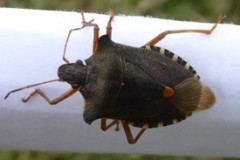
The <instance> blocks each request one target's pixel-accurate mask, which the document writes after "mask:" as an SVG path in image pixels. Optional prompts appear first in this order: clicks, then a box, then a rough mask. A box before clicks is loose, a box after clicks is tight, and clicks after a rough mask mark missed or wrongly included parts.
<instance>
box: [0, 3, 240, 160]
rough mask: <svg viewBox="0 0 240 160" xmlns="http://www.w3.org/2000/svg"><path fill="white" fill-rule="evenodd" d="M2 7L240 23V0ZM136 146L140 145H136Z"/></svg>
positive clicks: (20, 156) (27, 155)
mask: <svg viewBox="0 0 240 160" xmlns="http://www.w3.org/2000/svg"><path fill="white" fill-rule="evenodd" d="M0 6H1V7H12V8H31V9H44V10H64V11H79V10H84V11H87V12H99V13H107V12H108V10H109V9H110V8H111V9H113V10H114V11H115V13H116V14H130V15H144V16H145V15H147V16H154V17H161V18H170V19H179V20H192V21H202V22H213V21H215V19H216V18H217V17H218V15H220V14H224V15H226V16H227V19H225V20H224V21H225V22H227V23H235V24H239V23H240V18H239V15H240V0H0ZM136 145H137V144H136ZM110 159H114V160H137V159H139V160H157V159H158V160H205V159H209V160H225V159H228V160H230V159H232V158H222V157H218V158H206V157H172V156H171V155H169V156H152V155H151V156H150V155H114V154H77V153H42V152H33V151H25V152H14V151H2V152H0V160H110ZM239 159H240V158H239Z"/></svg>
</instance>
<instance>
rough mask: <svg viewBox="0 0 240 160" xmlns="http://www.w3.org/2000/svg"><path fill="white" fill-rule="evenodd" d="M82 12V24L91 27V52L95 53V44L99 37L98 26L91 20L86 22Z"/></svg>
mask: <svg viewBox="0 0 240 160" xmlns="http://www.w3.org/2000/svg"><path fill="white" fill-rule="evenodd" d="M81 14H82V24H83V26H85V27H91V26H92V27H93V54H95V53H96V50H97V46H98V38H99V27H98V25H97V24H95V23H91V22H86V20H85V17H84V13H83V12H81Z"/></svg>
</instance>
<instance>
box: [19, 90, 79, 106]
mask: <svg viewBox="0 0 240 160" xmlns="http://www.w3.org/2000/svg"><path fill="white" fill-rule="evenodd" d="M79 89H80V88H77V89H70V90H68V91H66V92H65V93H63V94H62V95H60V96H59V97H57V98H54V99H53V100H50V99H49V98H48V96H47V95H46V94H45V93H44V92H43V91H41V90H40V89H36V90H35V91H33V92H32V93H31V94H30V95H29V96H28V97H27V98H22V101H23V102H27V101H29V99H31V98H32V97H33V96H34V95H36V94H38V95H40V96H42V97H43V98H44V99H45V100H46V101H47V102H48V103H49V104H51V105H54V104H57V103H59V102H61V101H63V100H65V99H66V98H68V97H70V96H71V95H73V94H74V93H76V92H77V91H79Z"/></svg>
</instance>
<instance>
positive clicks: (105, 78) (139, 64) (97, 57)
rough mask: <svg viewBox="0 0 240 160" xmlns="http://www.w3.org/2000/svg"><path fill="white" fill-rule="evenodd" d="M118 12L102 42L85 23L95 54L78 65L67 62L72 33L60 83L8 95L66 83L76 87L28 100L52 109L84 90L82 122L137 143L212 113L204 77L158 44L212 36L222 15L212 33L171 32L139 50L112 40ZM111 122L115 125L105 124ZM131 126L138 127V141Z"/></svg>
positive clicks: (25, 99) (211, 102)
mask: <svg viewBox="0 0 240 160" xmlns="http://www.w3.org/2000/svg"><path fill="white" fill-rule="evenodd" d="M113 17H114V13H113V12H112V11H111V12H110V19H109V21H108V24H107V29H106V35H103V36H101V37H100V38H99V27H98V25H97V24H94V23H93V20H91V21H89V22H87V21H85V18H84V15H83V13H82V24H83V27H90V26H92V27H93V28H94V38H93V55H92V56H91V57H90V58H88V59H87V60H85V62H86V64H84V63H83V62H82V61H81V60H77V61H76V63H69V61H68V60H67V59H66V57H65V53H66V47H67V42H68V39H69V37H70V35H71V33H72V31H76V30H79V29H82V28H83V27H81V28H76V29H72V30H70V31H69V34H68V37H67V40H66V44H65V48H64V54H63V60H64V61H65V63H66V64H63V65H62V66H60V67H59V68H58V76H59V79H56V80H51V81H46V82H42V83H37V84H33V85H29V86H26V87H22V88H18V89H15V90H12V91H10V92H9V93H8V94H7V95H6V97H5V98H7V97H8V96H9V94H11V93H13V92H16V91H19V90H22V89H26V88H30V87H34V86H38V85H41V84H45V83H49V82H54V81H65V82H67V83H69V84H70V85H71V86H72V88H71V89H70V90H69V91H67V92H65V93H64V94H62V95H61V96H59V97H57V98H56V99H53V100H50V99H49V98H48V97H47V96H46V95H45V94H44V93H43V92H42V91H41V90H40V89H36V90H35V91H34V92H32V93H31V94H30V95H29V96H28V97H27V98H24V99H22V100H23V102H27V101H28V100H29V99H30V98H31V97H32V96H33V95H35V94H39V95H40V96H42V97H43V98H44V99H45V100H46V101H47V102H48V103H49V104H57V103H59V102H61V101H62V100H64V99H66V98H68V97H69V96H71V95H72V94H74V93H75V92H77V91H80V93H81V94H82V96H83V97H84V100H85V106H84V113H83V117H84V120H85V122H86V123H88V124H91V123H92V122H93V121H94V120H96V119H101V129H103V130H107V129H108V128H110V127H111V126H114V125H116V130H118V129H119V124H122V126H123V129H124V131H125V133H126V137H127V140H128V143H136V142H137V141H138V139H139V137H140V136H141V135H142V134H143V132H144V131H145V130H146V129H147V128H155V127H163V126H167V125H171V124H174V123H177V122H180V121H182V120H184V119H186V118H187V117H189V116H190V115H191V114H192V113H193V112H195V111H201V110H205V109H208V108H210V107H211V106H213V104H214V103H215V96H214V94H213V92H212V91H211V90H210V89H209V88H208V87H207V86H206V85H204V84H203V82H201V81H200V77H199V76H198V74H197V72H196V71H195V70H194V69H193V67H192V66H191V65H189V63H187V62H186V61H185V60H183V59H182V58H181V57H179V56H177V55H176V54H174V53H172V52H170V51H169V50H166V49H164V48H160V47H155V46H154V45H155V44H156V43H157V42H159V41H160V40H162V39H163V38H164V37H165V36H166V35H168V34H174V33H184V32H197V33H203V34H210V33H211V32H212V31H213V30H214V29H215V28H216V26H217V24H218V23H220V21H221V20H222V19H223V17H222V16H219V18H218V19H217V22H216V23H215V24H214V25H213V27H212V28H211V29H210V30H201V29H188V30H169V31H165V32H162V33H160V34H159V35H157V36H156V37H155V38H153V39H152V40H151V41H149V42H148V43H146V45H144V46H143V47H140V48H136V47H131V46H127V45H123V44H119V43H115V42H113V41H112V40H111V33H112V27H111V22H112V20H113ZM107 119H112V122H111V123H109V124H107ZM129 125H132V126H135V127H139V128H140V131H139V132H138V134H137V135H136V136H135V137H134V136H133V135H132V132H131V130H130V127H129Z"/></svg>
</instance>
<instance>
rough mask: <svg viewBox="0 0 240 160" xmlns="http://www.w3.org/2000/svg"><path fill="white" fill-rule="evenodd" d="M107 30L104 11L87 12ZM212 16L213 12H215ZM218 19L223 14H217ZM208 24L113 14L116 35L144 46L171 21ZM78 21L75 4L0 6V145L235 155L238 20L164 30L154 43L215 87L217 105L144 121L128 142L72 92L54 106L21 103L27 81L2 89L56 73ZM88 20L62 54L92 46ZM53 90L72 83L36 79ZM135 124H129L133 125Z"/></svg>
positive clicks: (37, 100)
mask: <svg viewBox="0 0 240 160" xmlns="http://www.w3.org/2000/svg"><path fill="white" fill-rule="evenodd" d="M85 16H86V19H87V20H91V19H92V18H94V19H95V21H94V22H95V23H97V24H99V27H100V28H101V34H104V33H105V27H106V23H107V21H108V18H109V16H108V15H100V14H90V13H87V14H85ZM216 18H217V17H216ZM223 23H224V22H223ZM212 25H213V24H209V23H195V22H183V21H175V20H164V19H156V18H150V17H136V16H116V17H115V18H114V21H113V23H112V26H113V35H112V39H113V40H114V41H115V42H119V43H123V44H127V45H131V46H136V47H137V46H142V45H144V44H145V43H146V42H148V41H149V40H150V39H151V38H153V37H154V36H156V35H157V34H159V33H160V32H162V31H165V30H169V29H188V28H194V29H195V28H196V29H198V28H199V29H210V28H211V27H212ZM80 26H81V16H80V14H79V13H76V12H60V11H55V12H53V11H36V10H22V9H7V8H1V9H0V55H1V58H0V64H1V67H0V75H1V78H0V86H1V90H0V95H1V99H0V149H1V150H38V151H67V152H84V153H86V152H97V153H141V154H144V153H147V154H159V155H204V156H225V157H226V156H231V157H234V156H240V138H239V136H240V125H239V124H240V116H239V115H240V99H239V98H240V96H239V95H240V87H239V86H240V81H239V79H240V73H239V68H240V54H239V50H240V47H239V42H240V27H239V26H237V25H233V24H220V25H218V27H217V28H216V30H215V31H214V32H213V33H212V34H211V35H203V34H197V33H187V34H176V35H169V36H168V37H167V38H165V39H164V40H163V41H161V42H160V43H158V45H159V46H162V47H165V48H167V49H169V50H171V51H173V52H174V53H177V54H178V55H179V56H181V57H183V58H184V59H185V60H187V61H188V62H189V63H190V64H191V65H192V66H193V67H194V68H195V69H196V70H197V71H198V73H199V75H200V76H201V78H202V80H203V81H204V82H205V83H206V84H207V85H208V86H209V87H210V88H211V89H212V90H213V91H214V92H215V94H216V97H217V103H216V105H215V106H214V107H213V108H211V109H209V110H207V111H204V112H200V113H197V114H195V115H193V116H192V117H190V118H188V119H187V120H185V121H183V122H181V123H178V124H175V125H172V126H168V127H165V128H157V129H149V130H147V131H146V133H144V135H143V136H142V137H141V138H140V140H139V141H138V143H137V144H135V145H129V144H128V143H127V141H126V138H125V135H124V133H123V130H122V128H121V131H120V132H115V131H114V130H113V129H110V130H108V131H107V132H102V131H101V130H100V129H99V121H95V122H94V123H93V124H92V125H91V126H88V125H87V124H86V123H84V121H83V118H82V111H83V98H82V96H81V94H79V93H77V94H75V95H74V96H72V97H70V98H68V99H67V100H65V101H63V102H62V103H60V104H58V105H56V106H50V105H49V104H48V103H47V102H46V101H45V100H43V98H42V97H40V96H36V97H34V98H33V99H31V100H30V101H29V102H28V103H26V104H25V103H22V102H21V98H22V97H26V96H27V95H28V94H29V93H30V92H31V91H33V88H32V89H27V90H23V91H20V92H16V93H14V94H12V95H11V96H10V97H8V99H6V100H4V99H3V97H4V96H5V95H6V93H7V92H8V91H10V90H12V89H15V88H18V87H21V86H25V85H28V84H33V83H37V82H41V81H46V80H51V79H55V78H57V74H56V73H57V68H58V66H60V65H61V64H62V63H63V61H62V52H63V46H64V42H65V40H66V36H67V33H68V31H69V30H70V29H72V28H76V27H80ZM92 33H93V29H92V28H84V29H83V30H81V31H78V32H74V33H73V35H72V36H71V38H70V42H69V44H68V50H67V58H68V59H69V60H70V61H71V62H74V61H76V60H77V59H83V60H84V59H86V58H88V57H89V56H90V55H91V50H92ZM39 88H41V89H42V90H43V91H44V92H45V93H46V94H47V95H48V96H49V97H51V98H54V97H57V96H58V95H60V94H61V93H63V92H64V91H66V90H67V89H69V88H70V86H69V85H67V84H65V83H51V84H47V85H43V86H39ZM134 130H135V129H134Z"/></svg>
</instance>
